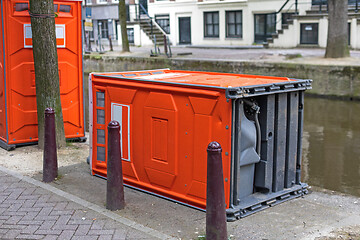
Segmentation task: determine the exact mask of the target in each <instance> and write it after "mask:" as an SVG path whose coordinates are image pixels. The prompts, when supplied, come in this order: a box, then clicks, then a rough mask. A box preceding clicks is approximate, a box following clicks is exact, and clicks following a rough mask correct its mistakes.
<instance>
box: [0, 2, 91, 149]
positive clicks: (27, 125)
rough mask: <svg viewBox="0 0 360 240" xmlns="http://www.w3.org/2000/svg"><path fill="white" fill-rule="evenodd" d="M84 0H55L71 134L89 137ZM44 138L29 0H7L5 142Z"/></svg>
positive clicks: (1, 139)
mask: <svg viewBox="0 0 360 240" xmlns="http://www.w3.org/2000/svg"><path fill="white" fill-rule="evenodd" d="M81 2H82V1H81V0H68V1H66V0H62V1H60V0H59V1H54V11H55V12H56V15H57V16H56V18H55V24H56V42H57V49H58V50H57V51H58V61H59V77H60V94H61V104H62V109H63V118H64V127H65V136H66V138H67V139H78V140H84V139H85V138H84V136H85V133H84V123H85V120H84V103H83V67H82V39H81ZM37 140H38V129H37V111H36V91H35V71H34V60H33V50H32V33H31V20H30V15H29V1H26V0H1V18H0V147H2V148H5V149H7V150H10V149H13V148H15V146H16V145H25V144H31V143H36V142H37Z"/></svg>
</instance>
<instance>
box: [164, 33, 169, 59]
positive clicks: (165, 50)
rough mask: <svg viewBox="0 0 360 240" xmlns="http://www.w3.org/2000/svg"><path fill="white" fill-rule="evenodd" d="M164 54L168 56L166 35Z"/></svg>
mask: <svg viewBox="0 0 360 240" xmlns="http://www.w3.org/2000/svg"><path fill="white" fill-rule="evenodd" d="M164 52H165V55H166V56H167V55H168V50H167V39H166V35H164Z"/></svg>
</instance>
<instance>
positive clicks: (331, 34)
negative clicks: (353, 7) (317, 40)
mask: <svg viewBox="0 0 360 240" xmlns="http://www.w3.org/2000/svg"><path fill="white" fill-rule="evenodd" d="M328 6H329V7H328V11H329V27H328V37H327V45H326V53H325V57H326V58H342V57H349V56H350V52H349V46H348V23H347V20H348V0H328Z"/></svg>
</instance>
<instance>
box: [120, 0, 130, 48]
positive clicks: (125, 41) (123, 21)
mask: <svg viewBox="0 0 360 240" xmlns="http://www.w3.org/2000/svg"><path fill="white" fill-rule="evenodd" d="M119 23H120V28H121V42H122V51H123V52H130V48H129V40H128V36H127V29H126V6H125V0H119Z"/></svg>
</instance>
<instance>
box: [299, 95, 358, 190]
mask: <svg viewBox="0 0 360 240" xmlns="http://www.w3.org/2000/svg"><path fill="white" fill-rule="evenodd" d="M359 120H360V102H349V101H339V100H329V99H318V98H306V100H305V118H304V121H305V126H304V134H303V168H302V178H303V179H302V181H303V182H306V183H308V184H309V185H314V186H319V187H323V188H326V189H330V190H335V191H340V192H344V193H348V194H352V195H356V196H360V121H359Z"/></svg>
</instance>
